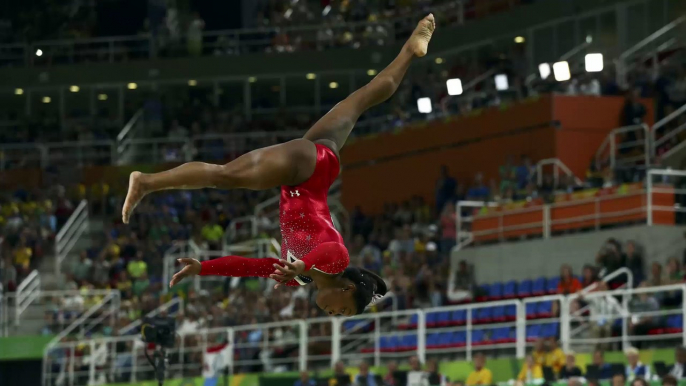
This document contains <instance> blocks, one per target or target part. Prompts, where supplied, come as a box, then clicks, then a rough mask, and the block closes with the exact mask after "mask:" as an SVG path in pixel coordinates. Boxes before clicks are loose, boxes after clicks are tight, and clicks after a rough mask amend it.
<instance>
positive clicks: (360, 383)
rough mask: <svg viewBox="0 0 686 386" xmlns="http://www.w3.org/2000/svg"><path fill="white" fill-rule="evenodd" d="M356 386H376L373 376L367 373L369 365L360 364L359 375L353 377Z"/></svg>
mask: <svg viewBox="0 0 686 386" xmlns="http://www.w3.org/2000/svg"><path fill="white" fill-rule="evenodd" d="M355 385H356V386H376V379H375V378H374V374H373V373H372V372H371V371H369V364H367V362H362V363H361V364H360V373H359V374H357V375H356V376H355Z"/></svg>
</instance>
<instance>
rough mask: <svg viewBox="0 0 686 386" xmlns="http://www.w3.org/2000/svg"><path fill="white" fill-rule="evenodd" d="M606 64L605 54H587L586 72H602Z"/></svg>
mask: <svg viewBox="0 0 686 386" xmlns="http://www.w3.org/2000/svg"><path fill="white" fill-rule="evenodd" d="M604 65H605V62H604V60H603V54H588V55H586V72H600V71H602V70H603V67H604Z"/></svg>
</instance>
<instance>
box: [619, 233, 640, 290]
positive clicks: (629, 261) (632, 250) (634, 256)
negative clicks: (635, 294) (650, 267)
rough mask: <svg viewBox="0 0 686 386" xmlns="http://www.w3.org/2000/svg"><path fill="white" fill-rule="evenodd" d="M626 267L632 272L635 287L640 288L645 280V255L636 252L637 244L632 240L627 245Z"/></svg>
mask: <svg viewBox="0 0 686 386" xmlns="http://www.w3.org/2000/svg"><path fill="white" fill-rule="evenodd" d="M624 260H625V264H626V267H627V268H628V269H629V270H630V271H631V274H632V275H633V278H634V286H636V287H637V286H638V285H639V284H641V283H642V282H643V280H644V279H645V274H644V272H645V265H644V262H643V255H642V254H641V252H639V251H637V250H636V243H635V242H634V241H633V240H630V241H628V242H627V243H626V254H625V259H624Z"/></svg>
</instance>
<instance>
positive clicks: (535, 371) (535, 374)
mask: <svg viewBox="0 0 686 386" xmlns="http://www.w3.org/2000/svg"><path fill="white" fill-rule="evenodd" d="M528 373H529V366H528V365H527V364H526V363H525V364H524V366H522V370H521V371H520V372H519V376H518V377H517V380H518V381H534V380H537V379H543V368H542V367H541V365H539V364H535V365H534V367H533V368H531V379H528Z"/></svg>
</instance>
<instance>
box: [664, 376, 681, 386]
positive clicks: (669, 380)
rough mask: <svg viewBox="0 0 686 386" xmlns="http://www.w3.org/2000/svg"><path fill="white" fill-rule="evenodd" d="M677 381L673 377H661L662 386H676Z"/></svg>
mask: <svg viewBox="0 0 686 386" xmlns="http://www.w3.org/2000/svg"><path fill="white" fill-rule="evenodd" d="M678 384H679V381H678V380H677V378H676V377H675V376H673V375H671V374H670V375H665V376H664V377H662V386H677V385H678Z"/></svg>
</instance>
